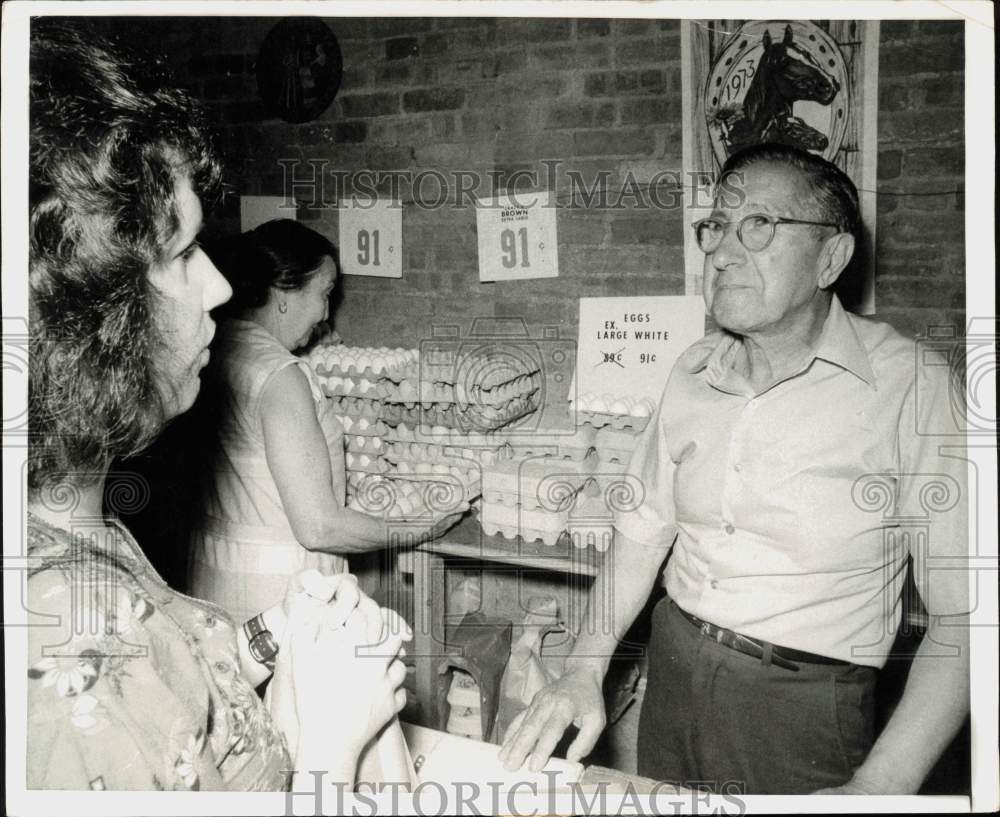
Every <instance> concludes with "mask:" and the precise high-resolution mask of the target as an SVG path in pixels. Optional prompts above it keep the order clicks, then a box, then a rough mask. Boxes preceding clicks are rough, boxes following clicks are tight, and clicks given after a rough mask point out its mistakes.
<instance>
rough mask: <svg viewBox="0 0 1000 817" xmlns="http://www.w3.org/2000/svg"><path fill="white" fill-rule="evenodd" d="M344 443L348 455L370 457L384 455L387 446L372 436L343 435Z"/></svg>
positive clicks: (379, 438)
mask: <svg viewBox="0 0 1000 817" xmlns="http://www.w3.org/2000/svg"><path fill="white" fill-rule="evenodd" d="M344 442H345V444H346V447H347V451H348V453H350V454H367V455H368V456H370V457H380V456H383V455H384V454H385V453H386V449H387V448H388V444H387V443H386V442H385V441H384V440H383V439H382V438H381V437H378V436H376V435H374V434H372V435H364V434H345V435H344Z"/></svg>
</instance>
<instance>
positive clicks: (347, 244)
mask: <svg viewBox="0 0 1000 817" xmlns="http://www.w3.org/2000/svg"><path fill="white" fill-rule="evenodd" d="M340 265H341V268H342V269H343V271H344V274H345V275H370V276H375V277H376V278H402V277H403V208H402V207H400V206H399V205H398V204H394V203H393V202H392V200H391V199H351V200H349V201H345V202H342V203H341V205H340Z"/></svg>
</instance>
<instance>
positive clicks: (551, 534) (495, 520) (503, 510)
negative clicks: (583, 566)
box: [479, 502, 569, 547]
mask: <svg viewBox="0 0 1000 817" xmlns="http://www.w3.org/2000/svg"><path fill="white" fill-rule="evenodd" d="M568 523H569V510H568V509H567V510H565V511H548V510H541V509H527V508H521V507H518V506H517V505H515V506H513V507H508V506H503V505H493V504H491V503H489V502H484V503H483V507H482V510H481V511H480V513H479V525H480V527H481V528H482V529H483V533H485V534H486V535H487V536H502V537H503V538H504V539H517V538H518V537H520V538H521V539H522V540H524V541H525V542H534V541H537V540H541V541H542V542H543V543H544V544H545V545H547V546H549V547H552V546H554V545H555V544H556V543H557V542H558V541H559V539H560V538H561V537H562V536H563V534H564V533H565V531H566V526H567V524H568Z"/></svg>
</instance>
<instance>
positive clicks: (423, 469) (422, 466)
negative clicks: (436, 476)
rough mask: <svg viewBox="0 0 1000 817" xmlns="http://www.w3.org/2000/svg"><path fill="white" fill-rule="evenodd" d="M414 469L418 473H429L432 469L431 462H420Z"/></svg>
mask: <svg viewBox="0 0 1000 817" xmlns="http://www.w3.org/2000/svg"><path fill="white" fill-rule="evenodd" d="M413 470H414V471H415V472H416V473H418V474H429V473H431V470H432V469H431V464H430V463H429V462H418V463H417V464H416V465H415V466H414V469H413Z"/></svg>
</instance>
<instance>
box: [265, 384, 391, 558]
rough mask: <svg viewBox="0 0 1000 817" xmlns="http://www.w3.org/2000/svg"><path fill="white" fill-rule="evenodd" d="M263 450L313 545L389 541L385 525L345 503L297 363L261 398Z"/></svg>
mask: <svg viewBox="0 0 1000 817" xmlns="http://www.w3.org/2000/svg"><path fill="white" fill-rule="evenodd" d="M261 418H262V421H263V427H264V451H265V454H266V456H267V465H268V468H269V469H270V471H271V476H272V477H273V478H274V482H275V484H276V485H277V486H278V494H279V496H280V497H281V503H282V505H283V506H284V508H285V513H286V514H287V515H288V521H289V524H290V525H291V527H292V532H293V533H294V534H295V538H296V539H297V540H298V541H299V543H300V544H301V545H302V546H303V547H305V548H307V549H309V550H319V551H324V552H326V553H359V552H364V551H369V550H380V549H381V548H384V547H385V546H386V544H387V542H388V534H387V531H386V524H385V522H384V521H383V520H381V519H376V518H375V517H373V516H369V515H368V514H364V513H359V512H358V511H354V510H352V509H350V508H345V507H344V506H343V505H341V504H340V501H339V499H338V497H336V496H335V495H334V492H333V474H332V472H331V469H330V455H329V451H328V449H327V443H326V438H325V437H324V436H323V430H322V429H321V428H320V425H319V420H317V419H316V409H315V406H314V403H313V398H312V394H311V393H310V391H309V383H308V382H307V381H306V376H305V375H304V374H303V373H302V372H301V371H299V368H298V367H297V366H288V367H286V368H284V369H282V370H281V371H279V372H277V373H275V374H274V376H272V377H271V379H270V380H269V381H268V383H267V385H266V386H265V388H264V393H263V396H262V398H261Z"/></svg>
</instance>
